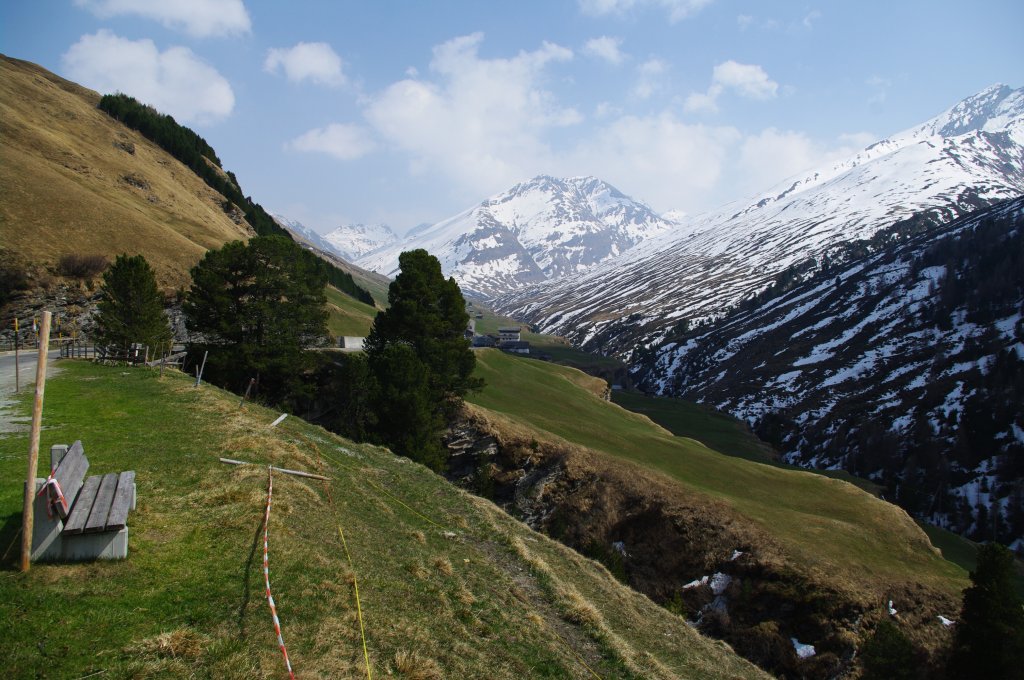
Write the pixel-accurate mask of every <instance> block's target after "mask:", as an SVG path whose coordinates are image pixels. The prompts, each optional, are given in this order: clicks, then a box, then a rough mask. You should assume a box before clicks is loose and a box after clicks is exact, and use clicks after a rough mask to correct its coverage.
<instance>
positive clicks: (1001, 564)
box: [949, 543, 1024, 680]
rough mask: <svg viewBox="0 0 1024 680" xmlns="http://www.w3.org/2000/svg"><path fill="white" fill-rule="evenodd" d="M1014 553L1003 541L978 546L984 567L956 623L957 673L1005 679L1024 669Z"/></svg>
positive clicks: (1022, 609)
mask: <svg viewBox="0 0 1024 680" xmlns="http://www.w3.org/2000/svg"><path fill="white" fill-rule="evenodd" d="M1013 570H1014V557H1013V553H1011V552H1010V551H1009V550H1008V549H1007V548H1005V547H1003V546H1001V545H999V544H998V543H988V544H986V545H983V546H981V548H980V549H979V550H978V566H977V568H976V569H975V570H974V571H972V572H971V583H972V584H973V585H971V587H970V588H968V589H967V590H965V591H964V604H963V609H962V610H961V612H960V620H959V621H958V622H957V624H956V637H955V639H954V641H953V653H952V656H951V659H950V666H949V670H950V673H949V675H950V677H951V678H958V679H959V678H963V679H965V680H966V679H967V678H986V680H1002V679H1004V678H1005V679H1007V680H1009V679H1010V678H1018V677H1020V675H1019V674H1020V672H1021V669H1022V668H1024V605H1022V603H1021V598H1020V596H1019V595H1017V591H1016V589H1015V588H1014V582H1013Z"/></svg>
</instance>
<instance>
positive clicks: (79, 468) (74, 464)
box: [53, 440, 89, 520]
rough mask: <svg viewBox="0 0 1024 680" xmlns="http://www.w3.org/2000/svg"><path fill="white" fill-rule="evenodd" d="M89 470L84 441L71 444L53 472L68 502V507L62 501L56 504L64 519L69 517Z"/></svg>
mask: <svg viewBox="0 0 1024 680" xmlns="http://www.w3.org/2000/svg"><path fill="white" fill-rule="evenodd" d="M88 471H89V459H88V458H86V457H85V449H84V448H83V447H82V441H81V440H78V441H76V442H75V443H74V444H72V445H71V448H70V449H68V452H67V453H65V454H64V457H63V458H62V459H61V461H60V463H58V464H57V468H56V470H54V472H53V478H54V479H56V480H57V483H58V484H60V488H61V492H62V493H63V494H64V499H65V500H66V501H67V502H68V507H67V509H65V508H64V506H63V505H62V504H61V503H56V504H55V507H56V509H57V514H59V515H60V518H61V519H62V520H64V519H67V518H68V513H69V511H70V510H71V506H73V505H74V503H75V497H76V496H78V491H79V490H80V489H81V488H82V480H84V479H85V473H86V472H88Z"/></svg>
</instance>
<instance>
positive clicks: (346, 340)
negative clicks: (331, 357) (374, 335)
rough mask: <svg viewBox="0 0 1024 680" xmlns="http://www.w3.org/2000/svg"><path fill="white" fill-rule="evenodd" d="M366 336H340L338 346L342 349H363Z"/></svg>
mask: <svg viewBox="0 0 1024 680" xmlns="http://www.w3.org/2000/svg"><path fill="white" fill-rule="evenodd" d="M364 340H366V338H360V337H356V336H352V335H345V336H342V337H340V338H338V347H340V348H342V349H350V350H361V349H363V341H364Z"/></svg>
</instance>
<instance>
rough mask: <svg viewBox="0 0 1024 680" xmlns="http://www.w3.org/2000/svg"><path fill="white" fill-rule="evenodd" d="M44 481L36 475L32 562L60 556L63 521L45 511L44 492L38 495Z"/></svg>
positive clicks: (56, 558) (33, 503) (45, 497)
mask: <svg viewBox="0 0 1024 680" xmlns="http://www.w3.org/2000/svg"><path fill="white" fill-rule="evenodd" d="M45 483H46V480H45V479H42V478H40V477H36V490H35V500H33V501H32V512H33V513H34V517H33V520H32V555H31V559H32V561H33V562H49V561H53V560H59V559H60V558H61V546H62V540H61V533H60V532H61V531H63V530H64V522H62V521H61V520H60V517H59V516H58V515H57V514H56V513H53V516H52V517H50V516H49V515H48V513H47V511H46V505H47V503H48V502H49V501H48V499H47V496H46V494H43V495H42V496H40V495H39V491H40V490H41V489H42V488H43V485H44V484H45Z"/></svg>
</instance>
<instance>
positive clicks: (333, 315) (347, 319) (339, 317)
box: [324, 286, 377, 337]
mask: <svg viewBox="0 0 1024 680" xmlns="http://www.w3.org/2000/svg"><path fill="white" fill-rule="evenodd" d="M324 292H325V293H326V294H327V313H328V314H329V315H330V316H328V318H327V330H328V331H330V333H331V335H339V336H340V335H354V336H357V337H365V336H366V335H368V334H369V333H370V327H371V326H373V319H374V318H375V317H376V316H377V309H376V308H374V307H371V306H370V305H368V304H366V303H363V302H360V301H359V300H356V299H355V298H353V297H352V296H351V295H346V294H345V293H342V292H341V291H340V290H338V289H337V288H334V287H333V286H327V289H326V290H325V291H324Z"/></svg>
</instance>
